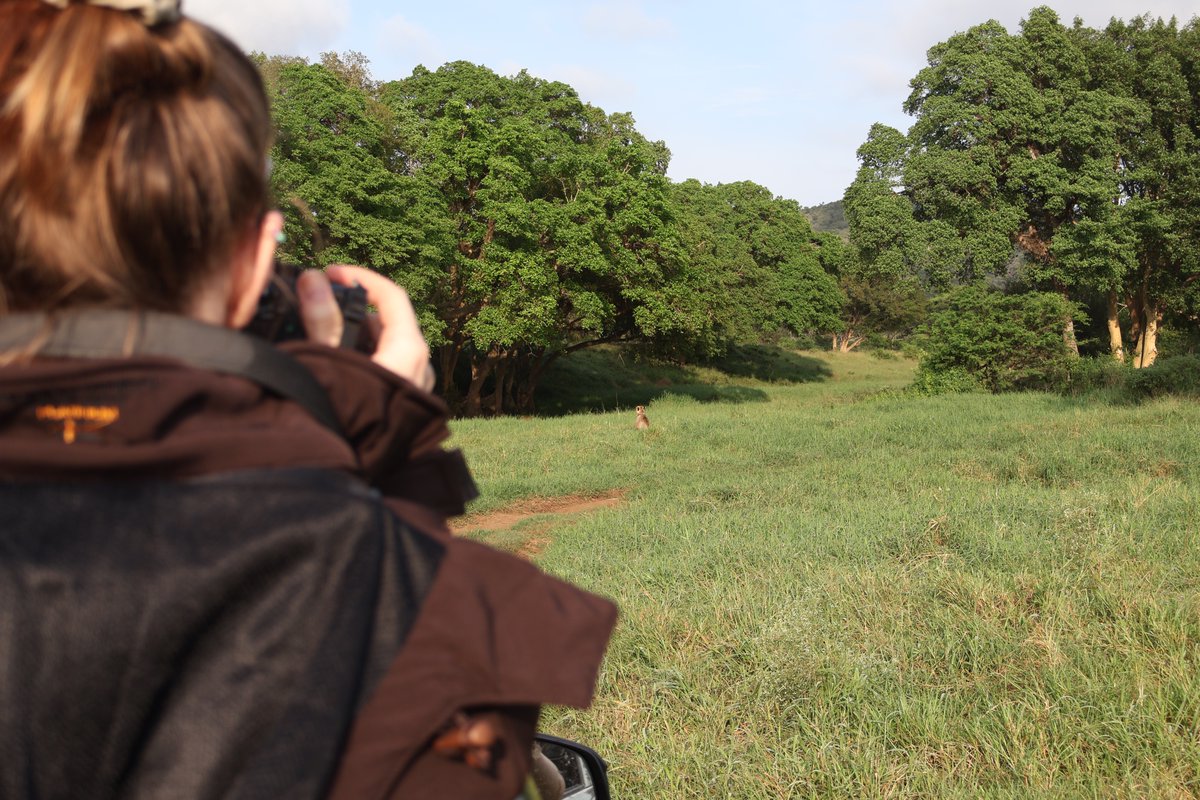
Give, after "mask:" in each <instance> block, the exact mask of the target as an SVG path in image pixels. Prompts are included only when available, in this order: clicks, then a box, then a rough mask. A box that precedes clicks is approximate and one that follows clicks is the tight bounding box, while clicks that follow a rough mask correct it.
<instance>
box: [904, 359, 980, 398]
mask: <svg viewBox="0 0 1200 800" xmlns="http://www.w3.org/2000/svg"><path fill="white" fill-rule="evenodd" d="M982 388H983V387H982V386H980V385H979V381H977V380H975V377H974V376H973V375H971V373H969V372H967V371H966V370H965V369H963V368H962V367H950V368H949V369H945V370H942V371H941V372H932V371H930V370H928V369H925V366H924V365H921V366H920V367H918V369H917V377H916V380H914V381H913V385H912V390H913V391H914V392H916V393H917V394H923V395H935V394H965V393H966V392H978V391H980V390H981V389H982Z"/></svg>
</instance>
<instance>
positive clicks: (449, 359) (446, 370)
mask: <svg viewBox="0 0 1200 800" xmlns="http://www.w3.org/2000/svg"><path fill="white" fill-rule="evenodd" d="M438 349H439V353H438V362H439V367H440V370H439V372H440V374H441V378H442V399H443V400H445V401H446V403H447V404H449V405H451V406H453V405H455V404H456V403H457V402H458V399H459V392H458V386H457V385H456V384H455V383H454V371H455V370H457V369H458V359H459V356H461V355H462V343H461V342H450V343H449V344H444V345H442V346H441V347H440V348H438Z"/></svg>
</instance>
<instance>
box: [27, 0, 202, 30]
mask: <svg viewBox="0 0 1200 800" xmlns="http://www.w3.org/2000/svg"><path fill="white" fill-rule="evenodd" d="M43 2H46V3H49V4H50V5H52V6H56V7H57V8H66V7H67V6H68V5H70V4H71V0H43ZM84 5H89V6H101V7H103V8H112V9H115V10H117V11H137V12H139V13H140V14H141V15H142V22H144V23H145V24H146V25H147V26H152V25H161V24H163V23H165V22H175V21H176V20H178V19H179V17H180V10H179V9H180V5H182V2H181V0H84Z"/></svg>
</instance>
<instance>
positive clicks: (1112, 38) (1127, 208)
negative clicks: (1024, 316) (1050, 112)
mask: <svg viewBox="0 0 1200 800" xmlns="http://www.w3.org/2000/svg"><path fill="white" fill-rule="evenodd" d="M1102 44H1106V45H1107V46H1097V47H1096V48H1094V49H1095V53H1096V55H1095V59H1096V61H1097V63H1098V64H1100V65H1102V66H1103V67H1104V68H1105V69H1106V70H1107V72H1108V73H1109V74H1110V75H1112V76H1113V80H1114V82H1120V83H1121V84H1123V85H1124V86H1125V87H1126V90H1127V91H1128V92H1129V94H1130V96H1131V97H1132V98H1133V99H1134V101H1135V102H1136V103H1137V104H1138V107H1139V111H1140V113H1138V114H1137V115H1136V116H1134V117H1133V119H1132V121H1133V123H1134V124H1132V125H1130V126H1128V127H1127V128H1126V129H1125V130H1123V131H1122V135H1121V137H1120V148H1119V153H1120V159H1119V162H1118V190H1117V193H1116V203H1117V206H1118V212H1117V217H1118V218H1119V219H1120V221H1121V223H1122V227H1121V229H1120V231H1119V234H1118V237H1117V238H1118V241H1119V243H1120V244H1121V245H1122V246H1123V247H1124V252H1123V255H1125V257H1126V258H1127V259H1128V260H1129V261H1130V262H1131V266H1130V268H1129V269H1127V270H1126V271H1125V273H1124V280H1123V281H1121V283H1120V285H1119V286H1118V287H1117V291H1114V292H1113V296H1112V298H1111V299H1110V317H1115V314H1116V305H1117V292H1118V291H1119V292H1120V299H1121V301H1122V302H1123V305H1124V306H1125V308H1126V309H1128V313H1129V317H1130V323H1131V326H1130V327H1131V333H1132V335H1133V337H1134V341H1133V349H1132V355H1133V362H1134V364H1135V366H1149V365H1150V364H1152V363H1154V359H1155V357H1156V354H1157V338H1158V331H1159V326H1160V325H1161V324H1162V323H1163V322H1164V319H1168V320H1174V321H1176V322H1177V323H1183V324H1189V323H1190V324H1194V323H1195V314H1196V309H1197V305H1196V295H1195V292H1196V289H1195V281H1196V278H1197V277H1200V225H1198V223H1200V53H1198V51H1197V48H1198V46H1200V29H1198V28H1197V23H1196V21H1193V22H1192V23H1191V24H1190V25H1188V26H1186V27H1185V28H1184V29H1183V30H1180V29H1179V28H1178V26H1177V25H1176V23H1175V21H1174V20H1171V21H1170V22H1164V21H1162V20H1152V19H1150V18H1149V17H1139V18H1137V19H1134V20H1132V21H1131V22H1129V23H1123V22H1121V21H1119V20H1114V21H1113V22H1112V23H1110V25H1109V26H1108V28H1107V29H1106V31H1105V36H1104V37H1103V40H1102ZM1114 326H1115V321H1114V322H1113V323H1110V328H1112V327H1114ZM1119 333H1120V329H1119V327H1118V328H1117V335H1119Z"/></svg>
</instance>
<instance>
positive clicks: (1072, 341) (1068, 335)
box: [1055, 281, 1079, 356]
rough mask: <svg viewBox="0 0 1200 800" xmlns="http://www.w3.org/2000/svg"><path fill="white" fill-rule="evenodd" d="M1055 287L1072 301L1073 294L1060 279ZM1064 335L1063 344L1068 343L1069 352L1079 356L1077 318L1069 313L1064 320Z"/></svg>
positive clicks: (1065, 298) (1063, 296) (1064, 297)
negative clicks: (1076, 332)
mask: <svg viewBox="0 0 1200 800" xmlns="http://www.w3.org/2000/svg"><path fill="white" fill-rule="evenodd" d="M1055 288H1056V289H1058V293H1059V294H1061V295H1062V298H1063V300H1066V301H1067V302H1068V303H1069V302H1071V294H1070V292H1068V291H1067V287H1065V286H1063V285H1062V284H1060V283H1059V282H1058V281H1055ZM1062 337H1063V344H1064V345H1066V347H1067V350H1068V352H1070V353H1071V354H1072V355H1074V356H1078V355H1079V339H1077V338H1076V337H1075V318H1074V317H1072V316H1071V315H1070V314H1068V315H1067V318H1066V319H1065V320H1063V332H1062Z"/></svg>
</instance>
